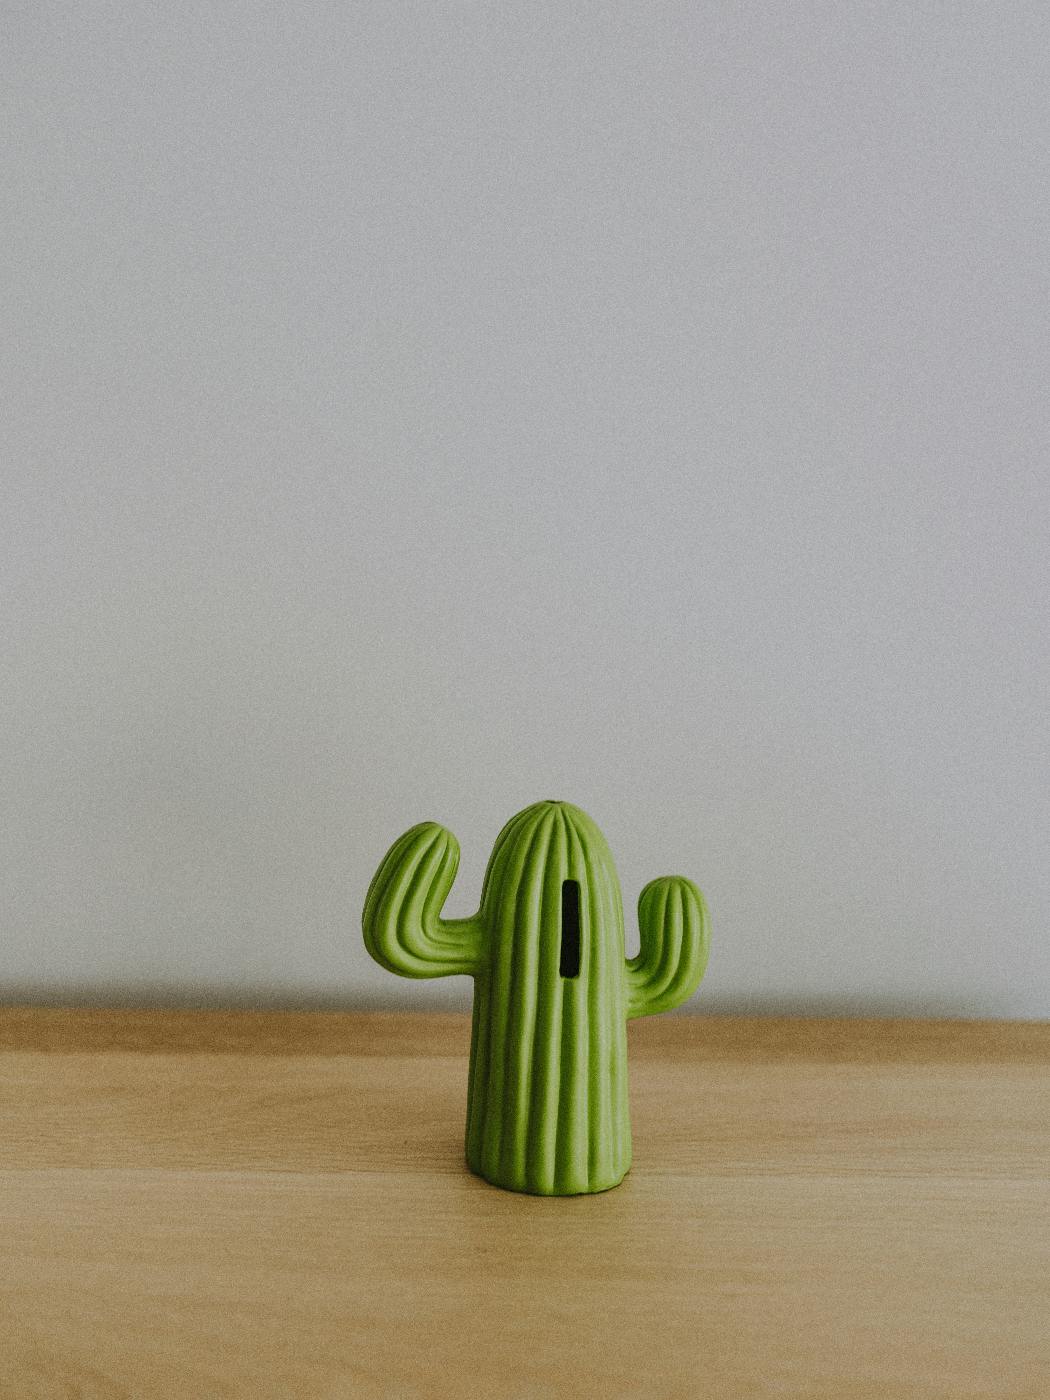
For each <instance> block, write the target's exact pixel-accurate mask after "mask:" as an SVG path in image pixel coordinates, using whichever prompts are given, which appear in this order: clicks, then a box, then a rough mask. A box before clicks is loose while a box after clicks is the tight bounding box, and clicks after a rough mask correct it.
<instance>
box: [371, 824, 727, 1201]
mask: <svg viewBox="0 0 1050 1400" xmlns="http://www.w3.org/2000/svg"><path fill="white" fill-rule="evenodd" d="M458 864H459V846H458V844H457V842H456V838H455V837H454V836H453V835H452V833H451V832H449V831H446V830H445V829H444V827H441V826H438V825H437V824H436V823H435V822H423V823H422V824H421V825H419V826H415V827H413V828H412V830H411V831H408V832H406V833H405V835H404V836H402V837H401V839H400V840H399V841H397V842H395V844H394V845H393V846H392V847H391V849H390V851H389V852H388V853H387V856H386V858H385V859H384V861H383V863H382V865H381V866H380V867H379V870H378V871H377V873H376V876H375V878H374V880H373V881H372V884H371V886H370V887H369V891H368V896H367V898H366V900H365V910H364V918H363V925H364V936H365V944H366V946H367V948H368V951H369V952H370V953H371V955H372V956H373V957H374V958H375V959H376V961H377V962H379V963H381V964H382V965H383V966H384V967H386V968H388V969H389V970H390V971H391V972H398V973H400V974H401V975H402V976H405V977H441V976H447V975H449V974H452V973H466V974H468V975H469V976H471V977H473V978H474V1020H473V1031H472V1035H471V1046H470V1078H469V1082H468V1090H467V1133H466V1149H467V1162H468V1165H469V1166H470V1168H471V1170H472V1171H475V1172H477V1173H478V1175H479V1176H482V1177H484V1178H485V1179H486V1180H487V1181H491V1182H493V1183H494V1184H495V1185H497V1186H503V1187H506V1188H507V1189H509V1190H512V1191H529V1192H534V1193H536V1194H539V1195H545V1196H564V1195H574V1194H577V1193H580V1192H588V1191H604V1190H607V1189H608V1188H609V1187H610V1186H615V1185H617V1184H618V1183H619V1182H620V1181H622V1180H623V1177H624V1175H625V1173H626V1172H627V1170H628V1168H629V1167H630V1165H631V1128H630V1118H629V1112H628V1103H627V1032H626V1021H627V1018H628V1017H631V1016H646V1015H649V1014H651V1013H653V1012H657V1011H667V1010H669V1009H670V1008H671V1007H673V1006H677V1005H678V1004H679V1003H680V1002H682V1001H684V1000H685V999H686V997H688V996H691V995H692V993H693V992H694V991H695V990H696V988H697V986H698V985H699V982H700V978H701V977H702V976H703V972H704V968H705V966H706V963H707V948H708V924H707V909H706V907H705V905H704V899H703V896H702V895H701V893H700V891H699V890H698V889H697V887H696V886H695V885H694V884H693V883H692V881H691V880H686V879H684V878H682V877H681V876H667V877H664V878H663V879H659V880H654V881H652V883H651V884H649V885H646V887H645V889H644V890H643V891H642V893H641V896H640V898H639V901H638V922H639V928H640V934H641V948H640V952H639V953H638V956H637V957H635V958H631V959H625V957H624V922H623V906H622V903H621V899H620V885H619V881H618V880H617V877H616V869H615V867H614V865H613V860H612V856H611V854H610V852H609V847H608V846H607V844H606V841H605V838H604V836H603V835H602V833H601V832H600V831H599V829H598V827H597V826H596V825H595V824H594V822H593V821H591V819H590V817H588V816H587V814H586V813H585V812H582V811H581V810H580V809H579V808H578V807H573V806H571V805H570V804H569V803H567V802H538V803H536V804H535V805H534V806H532V807H527V808H526V809H525V810H524V811H523V812H519V813H518V815H517V816H516V817H512V818H511V820H510V821H509V822H508V823H507V825H506V826H505V827H504V828H503V830H502V831H501V832H500V834H499V836H498V837H497V839H496V844H495V846H494V847H493V851H492V855H491V857H490V858H489V863H488V869H487V870H486V872H485V882H484V887H483V890H482V895H481V907H480V909H479V910H478V913H477V914H476V915H474V916H473V917H472V918H469V919H442V918H441V908H442V905H443V904H444V902H445V898H446V896H447V895H448V892H449V889H450V888H451V886H452V881H453V880H454V879H455V875H456V869H457V866H458Z"/></svg>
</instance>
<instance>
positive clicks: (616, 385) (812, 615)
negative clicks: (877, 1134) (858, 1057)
mask: <svg viewBox="0 0 1050 1400" xmlns="http://www.w3.org/2000/svg"><path fill="white" fill-rule="evenodd" d="M20 9H21V13H17V12H15V11H10V12H9V13H8V16H7V24H6V26H5V27H6V28H7V31H8V32H7V35H6V37H5V42H4V45H3V49H4V53H3V64H4V66H5V68H6V72H5V73H4V74H3V93H4V101H5V107H6V115H5V118H4V124H5V131H6V135H7V138H8V143H9V145H8V154H7V158H6V159H7V167H6V174H5V179H4V186H3V195H4V199H5V202H6V206H7V212H6V220H5V226H6V229H7V233H6V236H5V239H4V245H3V246H4V258H3V268H2V276H3V279H4V282H5V302H4V305H5V318H4V334H3V338H2V352H0V353H2V354H3V358H4V370H3V411H2V415H0V416H2V450H3V487H4V502H5V504H4V511H3V521H2V527H0V528H2V533H3V541H2V550H3V554H2V562H0V567H2V571H3V588H4V594H3V607H2V616H0V625H2V629H3V632H2V635H3V645H2V654H3V677H4V698H3V704H2V709H0V753H2V763H3V781H2V784H0V800H2V804H3V813H2V822H3V832H4V839H3V843H2V858H0V999H4V1000H8V1001H11V1000H19V999H23V1000H58V999H63V1000H69V999H79V1000H92V1001H105V1000H108V1001H137V1002H146V1001H159V1000H171V1001H186V1002H205V1001H212V1002H231V1003H232V1002H258V1003H262V1002H271V1003H272V1002H277V1003H287V1004H296V1003H301V1002H314V1003H321V1002H331V1003H334V1004H352V1003H356V1004H362V1003H366V1004H376V1003H379V1002H381V1001H384V1000H386V1001H392V1000H394V999H397V1000H399V1001H400V1002H402V1003H404V1004H406V1005H407V1004H413V1005H419V1006H429V1007H436V1006H439V1005H450V1004H456V1005H465V1004H466V1001H467V998H468V996H469V983H467V982H465V981H463V980H460V979H456V980H454V981H449V982H435V983H407V982H401V981H398V980H396V979H394V978H392V977H390V976H388V975H387V974H386V973H384V972H382V971H381V970H380V969H379V968H377V967H375V966H373V965H372V964H370V962H369V961H368V959H367V957H366V955H365V953H364V950H363V948H362V946H361V942H360V930H359V912H360V905H361V902H362V899H363V896H364V892H365V888H366V885H367V882H368V879H369V877H370V875H371V873H372V870H373V868H374V866H375V865H376V863H377V862H378V860H379V858H380V857H381V855H382V854H383V852H384V850H385V849H386V847H387V846H388V845H389V843H390V842H391V841H392V840H393V839H394V838H395V837H396V836H397V835H398V834H399V832H400V831H401V830H402V829H404V828H405V827H407V826H409V825H411V824H412V823H413V822H415V821H417V820H421V819H423V818H434V819H437V820H440V821H443V822H445V823H446V824H447V825H449V826H451V827H452V829H453V830H454V831H455V832H456V833H457V835H458V836H459V838H460V840H461V842H462V844H463V851H464V856H463V865H462V868H461V874H460V879H459V882H458V884H457V887H456V890H455V891H454V893H453V897H452V900H451V902H450V906H449V907H450V912H452V913H466V912H468V911H469V910H470V909H471V908H472V907H473V905H474V903H475V901H476V898H477V894H478V891H479V889H480V881H481V875H482V871H483V868H484V863H485V859H486V857H487V855H488V852H489V849H490V847H491V844H492V841H493V838H494V837H495V835H496V832H497V830H498V828H499V826H500V825H501V824H502V822H503V820H504V819H505V818H507V817H508V816H510V815H511V814H512V813H513V812H514V811H516V810H517V809H518V808H519V807H522V806H524V805H525V804H526V803H528V802H530V801H532V800H534V799H536V798H540V797H548V796H555V797H562V798H567V799H569V800H572V801H575V802H577V803H579V804H580V805H582V806H584V807H586V808H587V809H588V810H589V811H590V812H591V814H592V815H593V816H594V817H595V819H596V820H597V821H598V822H599V823H600V824H601V825H602V826H603V828H604V829H605V831H606V833H607V835H608V837H609V840H610V842H611V843H612V846H613V849H614V852H615V853H616V854H617V857H618V861H619V865H620V873H621V877H622V881H623V885H624V894H625V900H626V903H627V906H628V914H629V927H630V930H631V933H630V937H631V938H632V939H633V938H635V937H636V935H635V933H634V922H633V908H634V902H635V900H636V898H637V894H638V891H639V889H640V887H641V885H642V884H643V883H644V882H645V881H646V880H647V879H649V878H650V877H651V876H653V875H656V874H660V873H666V872H668V871H681V872H682V873H686V874H689V875H692V876H693V877H694V878H696V879H697V880H698V881H699V882H700V884H701V885H702V886H703V888H704V889H705V891H706V893H707V896H708V900H709V903H710V906H711V910H712V916H713V928H714V933H713V952H712V959H711V965H710V971H709V974H708V979H707V982H706V984H705V989H704V991H703V993H702V995H701V996H700V998H698V1001H697V1003H696V1004H697V1006H698V1007H700V1008H707V1009H710V1010H720V1009H721V1010H724V1009H730V1008H732V1009H747V1008H756V1009H761V1010H774V1009H788V1010H815V1011H845V1012H853V1011H875V1012H891V1011H896V1012H902V1013H909V1014H910V1013H915V1014H922V1013H951V1014H959V1015H963V1016H969V1015H990V1016H1029V1017H1045V1016H1047V1015H1048V1014H1050V939H1048V928H1050V917H1048V916H1050V862H1048V860H1047V853H1048V849H1050V843H1048V837H1050V820H1048V802H1047V796H1048V791H1050V771H1048V766H1050V764H1048V755H1050V734H1048V728H1050V726H1048V717H1047V695H1048V679H1050V676H1048V671H1050V667H1048V647H1047V636H1046V629H1047V617H1048V598H1047V594H1048V583H1047V577H1048V573H1047V565H1048V562H1050V561H1048V548H1047V545H1048V538H1050V536H1048V524H1050V510H1048V505H1050V500H1048V497H1050V457H1048V446H1050V431H1048V430H1050V408H1048V395H1047V383H1048V371H1050V343H1048V319H1047V306H1048V300H1047V293H1048V266H1050V264H1048V258H1047V248H1048V247H1050V183H1048V176H1047V169H1048V167H1047V137H1048V132H1050V97H1048V93H1050V15H1048V12H1047V9H1046V7H1045V5H1043V4H1042V3H1023V2H1022V3H1014V4H1010V5H1006V6H997V5H985V4H977V3H972V4H966V3H960V4H955V5H946V4H940V3H938V4H932V3H918V4H916V3H915V0H901V3H886V4H878V5H860V4H848V5H832V4H816V3H802V4H799V3H795V0H790V3H788V0H784V2H783V3H772V0H766V3H761V4H754V5H745V4H733V3H718V4H714V3H711V4H708V3H701V4H698V3H695V0H681V2H680V3H671V4H666V3H665V4H656V5H652V6H648V5H641V6H640V5H636V4H629V3H626V0H624V3H616V4H597V5H595V4H583V5H580V4H577V3H571V4H570V3H559V4H553V5H548V6H543V5H539V6H537V5H534V4H527V3H524V0H504V2H503V3H500V4H493V5H480V4H451V3H446V2H445V0H442V2H441V3H437V4H434V3H432V0H428V3H419V4H404V3H399V2H398V0H376V2H375V3H368V4H363V5H346V4H341V3H340V4H336V3H313V2H312V0H305V2H304V3H302V4H296V5H278V4H274V3H269V4H250V3H239V4H234V5H220V4H215V5H208V4H202V5H190V6H185V5H179V4H176V5H161V4H159V3H146V0H138V3H133V4H131V5H130V6H128V5H123V4H121V5H117V4H99V3H94V4H93V3H84V4H76V5H58V4H54V5H52V4H43V5H26V6H22V7H20Z"/></svg>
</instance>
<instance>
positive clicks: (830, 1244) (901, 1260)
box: [0, 1008, 1050, 1400]
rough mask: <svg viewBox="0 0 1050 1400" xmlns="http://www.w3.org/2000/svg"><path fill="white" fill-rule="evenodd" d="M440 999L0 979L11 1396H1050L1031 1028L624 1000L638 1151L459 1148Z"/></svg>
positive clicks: (130, 1399)
mask: <svg viewBox="0 0 1050 1400" xmlns="http://www.w3.org/2000/svg"><path fill="white" fill-rule="evenodd" d="M468 1038H469V1026H468V1024H467V1020H466V1018H463V1017H459V1016H431V1017H425V1016H398V1015H391V1014H377V1015H351V1014H342V1013H336V1012H312V1013H303V1014H297V1013H284V1012H231V1013H223V1012H188V1011H181V1012H159V1011H131V1012H127V1011H122V1012H117V1011H99V1010H93V1011H74V1010H68V1009H53V1010H41V1009H27V1008H8V1009H6V1010H0V1397H3V1400H38V1398H40V1400H42V1398H43V1397H47V1398H48V1400H51V1397H58V1396H63V1397H66V1396H78V1397H84V1398H85V1400H88V1398H90V1400H115V1398H116V1397H122V1400H153V1398H154V1397H156V1398H157V1400H168V1397H171V1398H172V1400H175V1397H178V1400H209V1398H210V1397H224V1398H226V1397H236V1400H241V1397H245V1400H248V1397H251V1400H271V1397H272V1398H273V1400H277V1397H281V1398H282V1400H284V1397H294V1400H342V1398H343V1397H348V1398H349V1397H355V1400H356V1397H361V1400H372V1397H388V1396H389V1397H420V1398H422V1397H431V1396H433V1397H444V1396H457V1397H467V1396H485V1397H513V1398H514V1400H540V1398H541V1397H542V1400H551V1398H552V1397H561V1396H572V1397H581V1400H582V1398H585V1397H595V1398H596V1400H597V1397H601V1398H602V1400H606V1398H607V1397H608V1398H609V1400H614V1398H615V1397H635V1396H638V1397H656V1398H657V1400H658V1398H659V1397H683V1400H684V1397H690V1398H691V1397H704V1400H720V1398H721V1397H725V1400H736V1397H741V1398H742V1397H749V1400H750V1398H751V1397H757V1400H764V1397H778V1400H780V1398H781V1397H785V1396H790V1397H806V1400H825V1397H826V1400H832V1397H834V1400H875V1397H878V1400H892V1398H894V1397H905V1398H910V1397H915V1398H916V1400H918V1398H919V1397H922V1400H972V1398H973V1397H996V1398H997V1400H1046V1397H1047V1396H1048V1395H1050V1183H1048V1173H1050V1166H1048V1164H1050V1073H1048V1070H1050V1026H1044V1025H1032V1024H1025V1025H1016V1024H1013V1025H1012V1024H1004V1023H997V1024H994V1025H989V1024H980V1023H950V1022H876V1021H856V1022H850V1021H793V1020H747V1019H742V1018H737V1017H714V1018H703V1017H701V1018H692V1017H663V1018H658V1019H655V1020H653V1021H643V1022H637V1023H633V1024H632V1026H631V1032H630V1038H631V1098H632V1117H633V1124H634V1143H635V1164H634V1168H633V1170H632V1172H631V1174H630V1176H629V1177H628V1178H627V1180H626V1182H625V1183H624V1184H623V1185H622V1186H621V1187H619V1188H618V1189H617V1190H615V1191H612V1192H609V1193H608V1194H606V1195H601V1196H594V1197H582V1198H572V1199H563V1200H549V1199H539V1198H534V1197H523V1196H515V1195H511V1194H509V1193H506V1192H501V1191H498V1190H496V1189H494V1188H492V1187H490V1186H487V1185H485V1184H484V1183H483V1182H480V1181H478V1180H476V1179H475V1178H474V1177H472V1176H470V1175H469V1174H468V1173H467V1172H466V1171H465V1169H464V1167H463V1165H462V1131H463V1116H464V1104H465V1096H466V1051H467V1043H468Z"/></svg>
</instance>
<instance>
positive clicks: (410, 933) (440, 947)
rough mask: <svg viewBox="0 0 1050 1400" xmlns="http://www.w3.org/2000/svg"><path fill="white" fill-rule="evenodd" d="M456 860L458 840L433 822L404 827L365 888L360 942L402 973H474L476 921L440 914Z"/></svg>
mask: <svg viewBox="0 0 1050 1400" xmlns="http://www.w3.org/2000/svg"><path fill="white" fill-rule="evenodd" d="M458 866H459V844H458V842H457V841H456V838H455V837H454V836H453V835H452V833H451V831H446V830H445V828H444V827H443V826H438V824H437V822H421V823H420V824H419V826H414V827H413V828H412V829H411V831H406V832H405V834H404V836H402V837H401V839H400V840H399V841H395V842H394V844H393V846H391V848H390V850H389V851H388V852H387V854H386V856H385V857H384V859H383V863H382V865H381V866H380V867H379V869H378V870H377V871H376V875H375V878H374V879H373V881H372V883H371V885H370V886H369V888H368V896H367V898H366V899H365V911H364V916H363V918H362V924H363V927H364V935H365V947H366V948H367V949H368V951H369V952H370V953H371V955H372V957H373V958H375V960H376V962H377V963H381V964H382V966H383V967H385V968H387V970H388V971H390V972H397V973H400V974H401V976H402V977H448V976H450V975H451V974H453V973H457V972H459V973H468V974H471V975H473V974H474V973H475V972H476V971H477V970H478V967H479V966H480V963H481V923H480V920H479V919H478V918H476V917H475V918H473V919H442V918H441V917H440V915H441V907H442V905H443V904H444V903H445V899H446V897H447V896H448V892H449V890H450V889H451V888H452V882H453V880H454V879H455V878H456V870H457V868H458Z"/></svg>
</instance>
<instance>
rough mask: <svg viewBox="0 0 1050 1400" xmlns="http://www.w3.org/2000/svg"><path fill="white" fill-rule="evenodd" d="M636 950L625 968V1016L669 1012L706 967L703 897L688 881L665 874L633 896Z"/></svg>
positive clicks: (688, 993) (693, 988)
mask: <svg viewBox="0 0 1050 1400" xmlns="http://www.w3.org/2000/svg"><path fill="white" fill-rule="evenodd" d="M638 927H639V929H640V931H641V940H642V942H641V951H640V952H639V953H638V956H637V957H635V958H628V960H627V967H626V982H627V1015H628V1016H629V1017H630V1016H651V1015H653V1014H654V1013H655V1012H657V1011H670V1009H671V1008H672V1007H674V1006H678V1005H680V1003H681V1002H683V1001H685V999H686V998H687V997H691V996H692V995H693V993H694V992H695V991H696V989H697V987H698V986H699V985H700V979H701V977H703V975H704V969H705V967H706V966H707V952H708V920H707V906H706V904H705V903H704V897H703V895H702V894H701V893H700V891H699V890H698V889H697V887H696V886H695V885H694V884H693V882H692V880H687V879H685V877H684V876H681V875H667V876H664V878H663V879H660V880H653V881H651V882H650V883H649V884H648V885H646V887H645V889H644V890H642V893H641V894H640V895H639V897H638Z"/></svg>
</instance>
